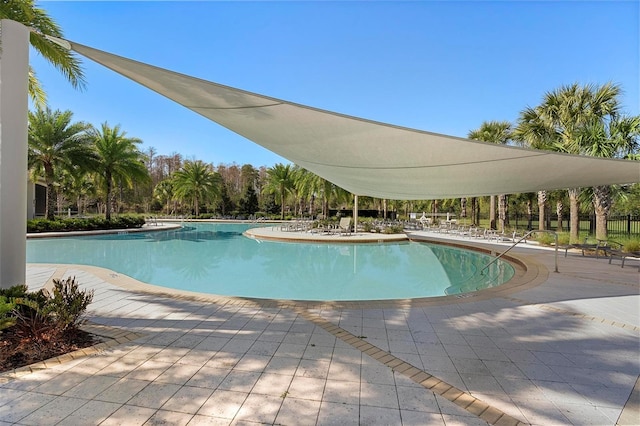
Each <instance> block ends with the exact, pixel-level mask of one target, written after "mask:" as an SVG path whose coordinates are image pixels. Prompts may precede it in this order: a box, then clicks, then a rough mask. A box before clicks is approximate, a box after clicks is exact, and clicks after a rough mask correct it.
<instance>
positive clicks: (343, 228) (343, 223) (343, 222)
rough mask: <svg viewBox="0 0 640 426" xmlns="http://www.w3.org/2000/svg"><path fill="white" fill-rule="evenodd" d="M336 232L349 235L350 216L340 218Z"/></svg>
mask: <svg viewBox="0 0 640 426" xmlns="http://www.w3.org/2000/svg"><path fill="white" fill-rule="evenodd" d="M338 232H339V233H340V235H351V218H350V217H343V218H340V224H339V225H338Z"/></svg>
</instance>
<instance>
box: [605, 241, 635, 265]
mask: <svg viewBox="0 0 640 426" xmlns="http://www.w3.org/2000/svg"><path fill="white" fill-rule="evenodd" d="M622 248H623V246H622V244H620V243H619V242H617V241H603V244H602V246H601V247H600V250H601V251H603V252H604V254H605V256H607V257H608V258H609V265H611V261H612V260H613V258H614V257H619V258H620V267H621V268H624V262H625V260H626V259H627V257H631V258H639V259H640V252H638V251H632V252H626V251H623V250H622ZM638 271H640V265H638Z"/></svg>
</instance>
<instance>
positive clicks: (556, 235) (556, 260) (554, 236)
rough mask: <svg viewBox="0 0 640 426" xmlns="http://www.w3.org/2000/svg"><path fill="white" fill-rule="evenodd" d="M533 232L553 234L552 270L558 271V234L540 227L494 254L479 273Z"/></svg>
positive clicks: (482, 272)
mask: <svg viewBox="0 0 640 426" xmlns="http://www.w3.org/2000/svg"><path fill="white" fill-rule="evenodd" d="M535 232H546V233H548V234H553V238H554V245H555V248H556V253H555V268H556V269H555V271H554V272H558V234H557V233H556V231H549V230H546V229H545V230H541V229H534V230H531V231H529V232H527V233H526V234H524V235H523V236H522V238H520V239H519V240H518V241H516V242H515V243H513V244H512V245H511V247H509V248H508V249H506V250H505V251H503V252H502V253H500V254H499V255H498V256H496V258H495V259H493V260H492V261H491V262H489V263H487V265H486V266H485V267H484V268H482V269H481V270H480V273H481V274H484V271H485V270H486V269H487V268H488V267H489V266H491V265H493V264H494V263H496V262H497V261H498V259H500V258H501V257H502V256H504V255H505V254H507V253H508V252H509V251H510V250H511V249H512V248H514V247H515V246H517V245H518V244H519V243H520V242H521V241H522V240H525V239H526V238H527V237H528V236H529V235H531V234H533V233H535Z"/></svg>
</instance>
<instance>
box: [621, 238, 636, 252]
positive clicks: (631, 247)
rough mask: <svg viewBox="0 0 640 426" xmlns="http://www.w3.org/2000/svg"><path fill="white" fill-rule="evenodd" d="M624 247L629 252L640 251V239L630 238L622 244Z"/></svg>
mask: <svg viewBox="0 0 640 426" xmlns="http://www.w3.org/2000/svg"><path fill="white" fill-rule="evenodd" d="M622 249H623V250H624V251H626V252H628V253H631V252H640V240H628V241H625V242H624V243H623V244H622Z"/></svg>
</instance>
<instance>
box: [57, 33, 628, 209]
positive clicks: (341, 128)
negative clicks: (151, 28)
mask: <svg viewBox="0 0 640 426" xmlns="http://www.w3.org/2000/svg"><path fill="white" fill-rule="evenodd" d="M68 43H69V44H70V46H71V49H72V50H74V51H76V52H78V53H79V54H81V55H83V56H86V57H87V58H89V59H92V60H94V61H96V62H98V63H100V64H102V65H104V66H105V67H107V68H110V69H111V70H113V71H115V72H117V73H119V74H122V75H123V76H125V77H128V78H130V79H131V80H133V81H135V82H138V83H140V84H142V85H143V86H146V87H148V88H149V89H151V90H153V91H155V92H157V93H159V94H161V95H163V96H166V97H167V98H169V99H172V100H173V101H175V102H177V103H179V104H181V105H183V106H185V107H187V108H189V109H190V110H192V111H195V112H197V113H198V114H201V115H203V116H204V117H206V118H208V119H210V120H212V121H215V122H216V123H218V124H220V125H222V126H224V127H226V128H227V129H230V130H232V131H233V132H236V133H238V134H240V135H242V136H244V137H246V138H247V139H249V140H251V141H253V142H255V143H257V144H258V145H261V146H263V147H265V148H266V149H268V150H271V151H273V152H275V153H276V154H278V155H280V156H282V157H284V158H286V159H288V160H290V161H291V162H293V163H295V164H298V165H299V166H301V167H304V168H305V169H307V170H309V171H311V172H313V173H315V174H317V175H319V176H321V177H323V178H324V179H326V180H328V181H331V182H333V183H334V184H336V185H338V186H340V187H342V188H344V189H346V190H348V191H350V192H352V193H354V194H358V195H366V196H371V197H377V198H387V199H397V200H426V199H442V198H457V197H473V196H481V195H495V194H511V193H521V192H534V191H538V190H553V189H563V188H574V187H589V186H596V185H609V184H627V183H635V182H640V162H635V161H627V160H615V159H602V158H594V157H587V156H577V155H568V154H560V153H554V152H549V151H537V150H529V149H524V148H518V147H509V146H503V145H496V144H491V143H484V142H478V141H472V140H468V139H463V138H457V137H453V136H446V135H441V134H436V133H430V132H426V131H421V130H415V129H409V128H404V127H398V126H394V125H391V124H385V123H379V122H374V121H369V120H365V119H361V118H356V117H350V116H346V115H342V114H338V113H334V112H330V111H324V110H319V109H316V108H312V107H309V106H305V105H300V104H295V103H292V102H287V101H284V100H280V99H275V98H271V97H268V96H263V95H259V94H255V93H250V92H247V91H244V90H240V89H236V88H233V87H228V86H224V85H221V84H217V83H212V82H209V81H205V80H201V79H198V78H195V77H190V76H187V75H184V74H179V73H176V72H173V71H169V70H166V69H162V68H158V67H155V66H152V65H148V64H144V63H141V62H137V61H134V60H131V59H127V58H123V57H120V56H117V55H113V54H110V53H107V52H103V51H100V50H97V49H94V48H91V47H87V46H83V45H81V44H78V43H74V42H68Z"/></svg>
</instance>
